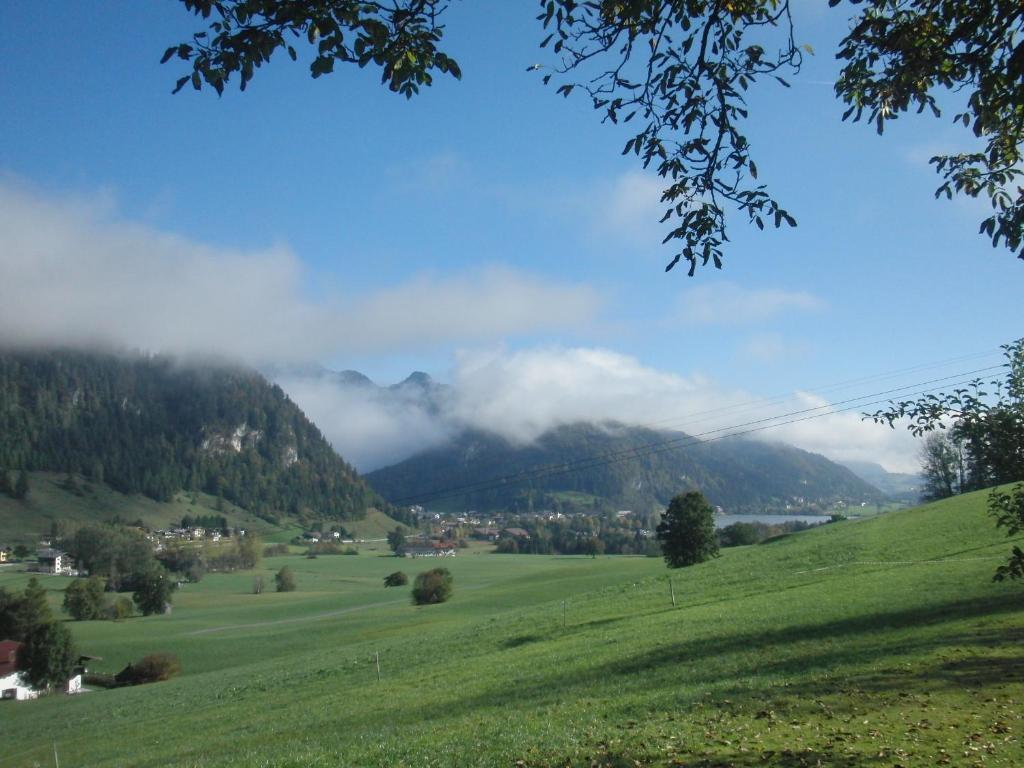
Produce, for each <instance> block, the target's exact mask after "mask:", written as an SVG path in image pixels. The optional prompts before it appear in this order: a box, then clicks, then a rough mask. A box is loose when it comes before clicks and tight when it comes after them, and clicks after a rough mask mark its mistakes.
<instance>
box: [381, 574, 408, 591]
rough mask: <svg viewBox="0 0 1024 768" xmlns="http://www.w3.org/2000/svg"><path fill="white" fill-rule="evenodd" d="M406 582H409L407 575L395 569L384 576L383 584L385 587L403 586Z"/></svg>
mask: <svg viewBox="0 0 1024 768" xmlns="http://www.w3.org/2000/svg"><path fill="white" fill-rule="evenodd" d="M408 583H409V577H408V576H406V575H405V574H404V573H402V572H401V571H395V572H394V573H389V574H388V575H387V576H385V577H384V586H385V587H404V586H405V585H406V584H408Z"/></svg>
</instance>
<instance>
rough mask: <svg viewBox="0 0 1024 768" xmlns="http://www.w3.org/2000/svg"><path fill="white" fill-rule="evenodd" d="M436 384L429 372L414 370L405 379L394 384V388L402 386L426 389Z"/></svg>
mask: <svg viewBox="0 0 1024 768" xmlns="http://www.w3.org/2000/svg"><path fill="white" fill-rule="evenodd" d="M434 384H435V382H434V380H433V379H432V378H431V377H430V374H429V373H424V372H423V371H413V372H412V373H410V374H409V375H408V376H406V377H405V379H404V380H402V381H400V382H399V383H398V384H394V385H393V386H392V389H398V388H400V387H420V388H421V389H425V388H427V387H432V386H434Z"/></svg>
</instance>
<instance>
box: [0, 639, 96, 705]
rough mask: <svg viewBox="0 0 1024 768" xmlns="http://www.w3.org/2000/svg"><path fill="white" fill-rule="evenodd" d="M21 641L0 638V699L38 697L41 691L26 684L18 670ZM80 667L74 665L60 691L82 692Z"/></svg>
mask: <svg viewBox="0 0 1024 768" xmlns="http://www.w3.org/2000/svg"><path fill="white" fill-rule="evenodd" d="M19 648H21V643H19V642H17V641H16V640H0V699H5V700H9V701H26V700H28V699H35V698H38V697H39V694H40V693H42V692H41V691H38V690H36V689H35V688H33V687H32V686H31V685H29V684H28V681H26V680H25V679H24V678H23V677H22V674H21V672H18V667H17V659H18V649H19ZM83 672H84V669H83V668H82V667H76V668H75V671H74V673H73V674H72V676H71V677H70V678H68V680H67V682H65V683H64V685H63V686H61V692H62V693H69V694H73V693H81V692H82V673H83Z"/></svg>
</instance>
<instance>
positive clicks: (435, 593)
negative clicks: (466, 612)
mask: <svg viewBox="0 0 1024 768" xmlns="http://www.w3.org/2000/svg"><path fill="white" fill-rule="evenodd" d="M451 596H452V574H451V572H450V571H449V570H448V569H447V568H434V569H433V570H431V571H424V572H423V573H421V574H419V575H418V576H417V577H416V581H415V583H414V584H413V585H412V601H413V602H414V603H415V604H416V605H431V604H433V603H443V602H444V601H445V600H447V599H448V598H449V597H451Z"/></svg>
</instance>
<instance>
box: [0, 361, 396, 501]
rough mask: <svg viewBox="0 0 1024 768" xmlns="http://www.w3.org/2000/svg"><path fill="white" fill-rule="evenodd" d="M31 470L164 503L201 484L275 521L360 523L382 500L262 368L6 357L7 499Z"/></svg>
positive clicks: (0, 412)
mask: <svg viewBox="0 0 1024 768" xmlns="http://www.w3.org/2000/svg"><path fill="white" fill-rule="evenodd" d="M24 470H29V471H31V470H45V471H54V472H65V473H68V474H82V475H84V476H86V477H87V478H89V479H91V480H95V481H102V482H105V483H107V484H108V485H110V486H112V487H113V488H114V489H115V490H118V491H120V492H122V493H141V494H144V495H146V496H148V497H150V498H152V499H154V500H157V501H169V500H170V499H171V498H172V496H173V495H174V494H175V493H176V492H178V491H180V490H186V491H204V492H206V493H209V494H211V495H214V496H217V497H221V498H224V499H226V500H228V501H230V502H232V503H234V504H236V505H238V506H240V507H244V508H245V509H247V510H249V511H251V512H253V513H255V514H257V515H259V516H261V517H264V518H265V519H268V520H274V519H275V515H276V514H278V513H280V512H283V513H285V514H289V515H299V516H302V515H308V516H310V517H313V518H333V519H352V518H360V517H362V516H364V515H365V512H366V508H367V507H368V506H371V505H376V504H379V503H380V500H379V498H378V497H377V496H376V494H375V493H374V492H373V491H372V490H371V489H370V488H369V486H367V485H366V483H365V482H364V481H363V480H362V479H361V478H360V477H359V476H358V475H357V474H356V472H355V470H354V469H353V468H352V467H350V466H349V465H348V464H347V463H346V462H345V461H343V460H342V459H341V458H340V457H339V456H338V455H337V454H336V453H335V452H334V451H333V449H332V448H331V446H330V445H329V444H328V443H327V441H326V440H325V439H324V437H323V435H321V434H320V432H319V430H318V429H317V428H316V427H315V426H314V425H313V424H311V423H310V422H309V421H308V420H307V419H306V417H305V416H304V415H303V413H302V411H300V410H299V408H298V407H297V406H296V405H295V404H294V403H292V402H291V401H290V400H289V399H288V398H287V397H286V396H285V394H284V392H282V391H281V389H280V388H279V387H277V386H273V385H271V384H269V383H268V382H267V381H266V380H265V379H263V377H262V376H260V375H259V374H258V373H256V372H254V371H250V370H245V369H241V368H229V367H206V368H202V367H197V366H193V365H185V364H181V363H179V362H176V361H175V360H173V359H171V358H167V357H159V356H157V357H147V356H141V355H134V356H116V355H113V354H100V353H83V352H75V351H45V352H42V351H37V352H24V351H19V352H6V353H3V354H0V475H3V476H4V477H5V478H8V479H7V480H6V482H4V483H3V484H4V485H5V486H6V487H7V489H9V490H7V492H8V493H9V494H10V495H15V493H16V492H17V491H18V490H20V489H19V488H18V487H17V486H18V483H19V482H21V480H20V478H21V477H22V474H21V472H22V471H24ZM8 471H9V472H11V474H10V475H7V474H6V473H7V472H8ZM0 490H4V489H0Z"/></svg>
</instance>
